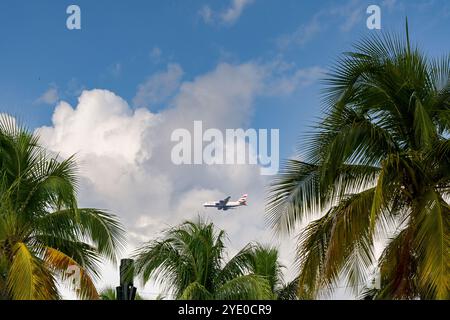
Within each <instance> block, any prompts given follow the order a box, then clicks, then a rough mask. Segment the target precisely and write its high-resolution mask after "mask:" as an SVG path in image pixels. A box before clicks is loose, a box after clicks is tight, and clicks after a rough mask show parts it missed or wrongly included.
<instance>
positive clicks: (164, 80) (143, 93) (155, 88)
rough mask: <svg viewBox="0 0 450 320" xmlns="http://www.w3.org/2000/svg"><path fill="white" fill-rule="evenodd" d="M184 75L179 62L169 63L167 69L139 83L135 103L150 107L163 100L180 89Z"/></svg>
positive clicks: (139, 105)
mask: <svg viewBox="0 0 450 320" xmlns="http://www.w3.org/2000/svg"><path fill="white" fill-rule="evenodd" d="M182 76H183V70H182V69H181V67H180V66H179V65H178V64H173V63H172V64H169V65H168V66H167V71H165V72H160V73H157V74H155V75H152V76H151V77H149V78H148V79H147V80H146V81H145V82H144V83H142V84H140V85H139V87H138V91H137V93H136V95H135V97H134V98H133V103H134V105H135V106H137V107H149V106H151V105H153V104H157V103H160V102H163V101H164V100H165V99H167V98H168V97H170V96H171V95H172V94H173V93H174V92H175V91H176V90H177V89H178V87H179V85H180V81H181V78H182Z"/></svg>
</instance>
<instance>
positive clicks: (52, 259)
mask: <svg viewBox="0 0 450 320" xmlns="http://www.w3.org/2000/svg"><path fill="white" fill-rule="evenodd" d="M44 260H45V262H46V263H47V264H48V267H49V268H52V269H54V270H55V271H57V272H59V274H60V275H61V277H62V279H63V280H70V281H69V286H70V287H71V288H73V289H75V291H76V293H77V295H78V296H79V297H80V298H82V299H89V300H97V299H99V294H98V292H97V289H96V288H95V285H94V282H93V281H92V279H91V277H90V276H89V274H88V273H87V272H86V270H85V269H84V268H83V267H81V266H80V265H79V264H78V263H77V262H76V261H75V260H73V259H72V258H71V257H69V256H67V255H66V254H65V253H63V252H61V251H59V250H56V249H54V248H50V247H46V248H45V254H44Z"/></svg>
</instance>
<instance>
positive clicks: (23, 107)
mask: <svg viewBox="0 0 450 320" xmlns="http://www.w3.org/2000/svg"><path fill="white" fill-rule="evenodd" d="M72 2H73V1H72ZM72 2H71V1H32V2H31V1H20V0H19V1H2V2H1V4H0V38H1V39H2V40H1V52H2V53H1V59H0V70H1V73H0V92H1V93H2V95H1V100H0V107H1V110H2V111H6V112H10V113H12V114H14V115H16V116H18V117H19V118H21V119H23V120H24V121H25V122H26V123H27V124H28V125H29V126H31V127H37V126H41V125H43V124H49V122H50V117H51V114H52V112H53V109H54V106H55V105H54V104H53V105H52V104H45V103H39V102H37V101H36V100H37V99H38V98H39V97H40V96H41V95H42V94H43V93H44V92H46V91H47V90H48V89H49V88H52V87H54V88H55V89H57V91H58V97H59V98H60V99H64V100H67V101H70V102H74V101H76V98H77V96H78V95H79V92H80V90H81V89H83V88H85V89H92V88H105V89H108V90H111V91H113V92H115V93H116V94H118V95H120V96H121V97H123V98H124V99H125V100H127V101H132V99H133V96H134V95H135V93H136V90H137V87H138V85H139V84H140V83H142V82H143V81H144V80H145V79H146V78H147V77H148V76H149V75H151V74H152V73H155V72H158V71H161V70H164V68H165V66H166V65H167V63H170V62H173V63H177V64H179V65H180V66H181V67H182V68H183V71H184V74H183V80H190V79H194V78H195V77H196V76H198V75H200V74H203V73H205V72H208V71H209V70H211V69H213V68H214V67H215V65H217V64H218V62H220V61H227V62H230V63H241V62H247V61H262V62H265V63H270V61H272V60H274V59H276V58H279V59H283V61H285V62H286V63H292V64H295V65H296V66H297V67H299V68H307V67H311V66H321V67H323V68H326V67H327V66H329V65H330V64H331V63H332V62H333V59H334V58H335V57H336V56H337V55H338V54H339V53H340V52H342V51H345V50H348V49H349V48H350V44H351V43H352V42H353V41H354V40H355V39H358V38H359V37H360V36H361V35H364V34H367V33H369V32H376V31H370V30H368V29H367V28H366V17H367V16H368V15H366V13H365V9H366V8H367V6H368V4H379V5H380V6H381V8H382V27H383V29H384V30H386V29H389V30H391V29H392V30H399V31H402V30H403V24H404V17H405V16H406V15H407V16H408V17H409V19H410V22H411V32H412V35H413V38H414V39H415V40H416V41H418V42H419V43H420V44H421V46H422V47H423V48H425V50H426V51H428V52H430V54H439V53H442V52H446V51H448V49H449V47H450V43H449V42H448V41H446V39H447V38H448V32H449V30H450V13H449V12H450V9H449V3H448V1H445V0H442V1H437V0H436V1H400V0H398V1H392V0H391V1H370V2H367V1H351V0H350V1H298V0H283V1H271V0H264V1H261V0H259V1H258V0H255V1H250V3H249V4H248V5H247V6H245V7H244V9H243V10H242V12H241V14H240V15H239V16H238V17H237V18H236V20H235V21H233V22H230V23H226V22H223V21H221V18H220V13H223V12H225V11H226V10H227V8H229V7H230V6H231V1H230V0H223V1H205V0H202V1H197V0H187V1H175V0H167V1H140V0H133V1H121V0H117V1H105V0H99V1H83V0H79V1H75V2H73V3H76V4H77V5H79V6H80V8H81V10H82V30H80V31H69V30H67V29H66V27H65V20H66V18H67V16H68V15H67V14H66V12H65V11H66V8H67V6H68V5H69V4H71V3H72ZM205 6H208V7H209V8H210V10H211V11H212V12H213V17H212V18H211V20H212V21H205V19H204V18H203V17H202V15H201V12H202V9H204V8H205ZM333 11H334V13H333ZM339 11H341V12H339ZM355 12H356V13H355ZM214 14H215V16H214ZM315 19H316V20H317V21H314V20H315ZM313 24H316V25H317V29H318V30H315V28H313V27H312V28H310V29H308V26H312V25H313ZM302 26H304V27H305V28H306V29H307V30H310V33H311V36H310V37H309V36H305V35H303V37H306V38H305V39H303V40H302V39H297V41H296V40H295V39H294V40H292V41H291V42H292V43H290V44H287V45H285V46H282V45H280V39H283V37H284V38H286V37H289V36H292V37H295V32H296V30H299V28H300V29H301V28H302ZM306 33H308V31H306ZM298 36H299V37H302V36H301V35H298ZM152 53H153V54H152ZM319 88H320V86H319V85H317V84H314V85H311V86H308V88H306V89H305V88H300V89H299V90H296V91H295V92H293V93H292V94H291V95H289V96H283V97H263V98H259V99H258V101H257V105H256V109H255V110H256V113H255V115H254V117H253V118H252V126H254V127H276V128H280V129H281V130H282V132H281V134H282V140H283V142H285V143H283V145H282V150H283V151H284V152H283V154H284V155H286V154H288V153H289V152H290V151H291V148H290V146H291V145H292V143H293V142H294V143H295V139H296V137H297V136H298V133H300V132H301V131H302V130H303V128H304V126H305V125H306V124H308V123H309V122H310V121H312V120H313V116H315V115H317V112H318V110H319V109H320V108H319V98H318V90H319ZM41 102H42V101H41ZM152 108H153V109H154V110H155V109H158V108H164V105H163V104H162V105H159V106H152Z"/></svg>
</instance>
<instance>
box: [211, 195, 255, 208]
mask: <svg viewBox="0 0 450 320" xmlns="http://www.w3.org/2000/svg"><path fill="white" fill-rule="evenodd" d="M230 199H231V197H227V198H225V199H223V200H219V201H214V202H206V203H204V204H203V206H204V207H205V208H217V210H223V211H227V210H232V209H237V208H238V207H241V206H246V205H247V195H246V194H244V195H243V196H242V197H241V198H240V199H239V200H238V201H230Z"/></svg>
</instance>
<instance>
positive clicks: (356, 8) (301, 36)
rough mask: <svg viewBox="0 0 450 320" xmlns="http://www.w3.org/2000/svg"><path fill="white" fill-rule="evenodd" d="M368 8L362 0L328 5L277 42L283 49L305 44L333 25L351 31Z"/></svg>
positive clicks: (349, 0)
mask: <svg viewBox="0 0 450 320" xmlns="http://www.w3.org/2000/svg"><path fill="white" fill-rule="evenodd" d="M386 1H388V2H389V3H388V4H387V5H390V4H391V3H390V2H392V1H393V0H386ZM394 2H395V1H394ZM366 9H367V6H366V5H364V3H363V2H361V1H360V0H348V1H347V2H344V3H341V2H340V4H334V5H330V6H327V7H326V8H325V9H321V10H320V11H318V12H317V13H315V14H314V15H313V16H312V18H311V19H310V20H309V21H308V22H307V23H303V24H301V25H300V26H299V27H297V29H296V30H295V31H294V32H292V33H288V34H283V35H281V36H279V37H278V38H277V39H276V43H277V45H278V47H279V49H281V50H284V49H286V48H288V47H290V46H304V45H305V44H307V43H308V42H310V41H311V40H312V39H314V37H316V36H318V35H319V34H320V33H321V32H323V31H324V30H326V29H328V28H329V27H331V25H336V26H337V27H338V28H339V30H340V31H341V32H349V31H351V30H352V29H353V28H354V27H355V26H356V25H358V23H360V22H361V21H363V19H364V17H365V13H366Z"/></svg>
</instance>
